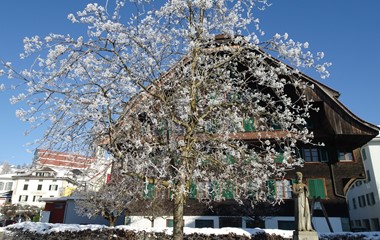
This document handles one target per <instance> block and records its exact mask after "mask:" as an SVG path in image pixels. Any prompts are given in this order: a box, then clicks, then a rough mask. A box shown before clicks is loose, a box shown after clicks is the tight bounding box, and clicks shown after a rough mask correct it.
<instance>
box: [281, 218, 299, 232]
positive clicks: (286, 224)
mask: <svg viewBox="0 0 380 240" xmlns="http://www.w3.org/2000/svg"><path fill="white" fill-rule="evenodd" d="M277 225H278V229H282V230H294V229H296V228H295V227H296V224H295V222H294V221H281V220H279V221H277Z"/></svg>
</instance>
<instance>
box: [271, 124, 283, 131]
mask: <svg viewBox="0 0 380 240" xmlns="http://www.w3.org/2000/svg"><path fill="white" fill-rule="evenodd" d="M272 128H273V129H274V130H281V126H280V124H277V123H272Z"/></svg>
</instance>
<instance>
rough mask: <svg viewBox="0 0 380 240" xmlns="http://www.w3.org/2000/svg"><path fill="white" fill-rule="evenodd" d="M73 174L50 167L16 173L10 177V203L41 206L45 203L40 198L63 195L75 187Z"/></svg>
mask: <svg viewBox="0 0 380 240" xmlns="http://www.w3.org/2000/svg"><path fill="white" fill-rule="evenodd" d="M73 176H74V173H71V174H70V173H69V172H68V171H57V170H54V169H52V168H50V167H43V168H41V169H35V170H31V171H29V172H26V173H25V172H23V173H18V174H17V175H14V176H13V177H12V179H13V184H14V188H13V194H12V204H27V205H34V206H38V207H43V206H44V205H45V203H44V202H40V201H39V200H40V198H42V197H59V196H64V195H67V192H69V191H70V190H72V189H74V188H75V187H76V185H77V182H76V181H75V180H74V177H73Z"/></svg>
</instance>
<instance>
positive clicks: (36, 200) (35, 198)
mask: <svg viewBox="0 0 380 240" xmlns="http://www.w3.org/2000/svg"><path fill="white" fill-rule="evenodd" d="M40 198H42V196H39V195H36V196H33V202H38V201H39V200H40Z"/></svg>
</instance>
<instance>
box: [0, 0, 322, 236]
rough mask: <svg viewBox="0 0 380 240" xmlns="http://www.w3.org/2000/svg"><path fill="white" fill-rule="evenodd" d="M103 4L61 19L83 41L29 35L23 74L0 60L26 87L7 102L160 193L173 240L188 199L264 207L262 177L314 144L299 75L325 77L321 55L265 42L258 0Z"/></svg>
mask: <svg viewBox="0 0 380 240" xmlns="http://www.w3.org/2000/svg"><path fill="white" fill-rule="evenodd" d="M107 3H108V5H107V6H106V7H103V6H100V5H98V4H89V5H88V6H87V7H86V8H85V9H84V10H83V11H79V12H77V13H76V14H70V15H69V16H68V18H69V20H71V21H72V22H73V23H77V24H83V25H85V26H87V35H85V36H80V37H72V36H70V35H60V34H51V35H49V36H47V37H45V38H41V37H39V36H35V37H29V38H26V39H25V40H24V46H25V53H24V54H22V57H23V58H26V57H31V56H33V55H35V54H37V53H38V55H37V57H36V61H35V62H34V64H33V66H31V68H29V69H26V70H23V71H19V72H16V71H15V70H14V68H13V67H12V65H11V64H10V63H4V66H5V68H7V69H8V70H7V69H6V70H5V71H3V72H4V73H6V74H8V75H9V76H10V77H14V78H17V79H20V80H22V81H23V82H24V83H25V85H24V86H25V88H26V89H25V91H22V92H21V93H20V94H18V95H17V96H15V97H13V98H12V101H13V102H18V101H23V100H24V101H26V102H27V105H28V106H29V107H28V108H27V109H20V110H18V111H17V115H18V116H19V117H20V118H21V119H22V120H24V121H29V122H31V123H34V125H33V126H34V127H36V126H39V125H45V126H47V131H46V133H45V135H44V137H43V138H42V141H43V142H45V143H47V144H49V145H50V146H51V147H55V148H60V149H61V150H62V151H72V152H77V153H80V154H84V152H85V151H88V150H90V151H91V150H92V149H95V147H96V146H98V145H104V147H105V148H106V149H107V150H108V152H109V153H110V154H112V155H113V157H114V159H115V164H114V168H115V169H118V170H121V171H122V172H123V174H124V175H125V176H129V177H134V178H136V179H140V180H141V182H143V183H144V186H145V191H148V187H150V186H152V185H153V186H155V187H157V188H166V189H169V190H170V191H171V192H172V198H173V202H174V208H173V209H174V211H173V215H174V238H175V239H181V237H182V233H183V226H184V221H183V207H184V205H185V203H186V198H187V197H188V196H189V195H191V194H194V193H195V192H196V195H200V193H202V194H201V195H202V198H204V197H206V198H209V199H211V200H216V201H217V200H223V199H224V198H226V196H229V197H230V198H234V199H236V200H237V201H239V202H241V200H242V199H250V200H251V201H265V200H266V199H267V192H268V189H267V187H266V181H267V180H268V178H271V177H282V176H283V175H284V170H285V168H286V167H290V166H294V165H299V164H302V161H301V159H299V158H298V157H297V154H296V146H297V144H298V142H310V140H311V138H312V134H311V133H310V132H309V131H308V130H307V128H306V119H307V118H308V116H309V111H310V109H311V108H312V104H311V103H309V101H308V99H307V98H306V97H305V94H304V92H305V91H307V89H309V88H310V87H311V86H308V85H307V83H306V82H304V81H302V80H301V75H300V73H299V68H303V67H306V68H307V67H311V68H315V69H316V70H317V71H318V72H320V73H321V76H322V77H326V76H328V72H327V71H326V67H327V66H328V65H329V64H328V63H319V60H320V59H321V58H323V53H317V54H316V55H313V54H312V53H311V52H310V51H308V50H307V48H308V45H309V44H308V43H307V42H306V43H300V42H296V41H294V40H292V39H290V38H289V37H288V35H287V34H286V33H285V34H276V35H275V36H273V37H272V38H269V39H266V40H265V41H264V40H262V39H261V38H263V34H264V32H263V31H262V30H261V29H260V26H259V20H258V19H257V18H255V17H254V11H255V10H256V9H263V8H265V7H266V6H267V2H266V0H240V1H237V0H197V1H194V0H191V1H190V0H170V1H166V2H163V1H153V0H150V1H148V0H146V1H144V0H138V1H136V0H133V1H123V0H116V1H115V3H111V2H109V1H107ZM243 36H244V37H243ZM269 54H272V55H273V56H275V57H278V58H280V59H283V60H284V61H286V62H287V63H288V64H291V65H293V66H294V68H290V67H288V66H287V65H285V64H284V63H281V62H279V61H277V60H275V59H274V58H272V57H271V55H269ZM253 130H255V131H253ZM279 158H281V159H282V164H276V161H277V160H278V159H279ZM231 189H233V190H231Z"/></svg>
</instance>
